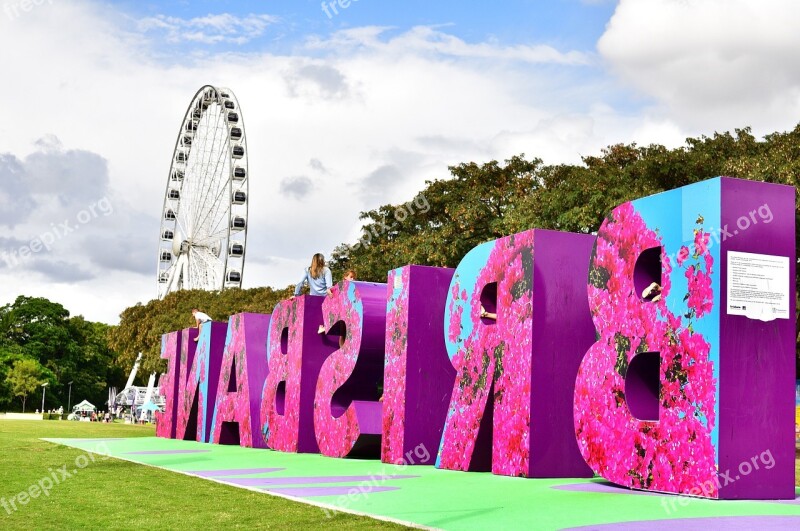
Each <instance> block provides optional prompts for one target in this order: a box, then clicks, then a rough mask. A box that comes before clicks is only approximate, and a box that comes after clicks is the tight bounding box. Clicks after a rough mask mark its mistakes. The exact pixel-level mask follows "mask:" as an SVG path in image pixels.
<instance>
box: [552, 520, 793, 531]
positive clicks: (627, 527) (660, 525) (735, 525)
mask: <svg viewBox="0 0 800 531" xmlns="http://www.w3.org/2000/svg"><path fill="white" fill-rule="evenodd" d="M578 529H592V530H597V531H640V530H642V529H680V530H681V531H708V530H709V529H725V531H731V530H734V531H736V530H742V531H751V530H752V529H763V530H767V529H800V516H716V517H707V518H675V519H668V520H638V521H635V522H620V523H616V524H593V525H589V526H581V527H570V528H567V530H578ZM567 530H565V531H567Z"/></svg>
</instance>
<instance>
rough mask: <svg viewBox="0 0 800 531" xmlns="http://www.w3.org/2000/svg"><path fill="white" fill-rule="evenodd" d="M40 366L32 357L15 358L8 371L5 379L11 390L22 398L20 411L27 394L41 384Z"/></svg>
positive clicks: (23, 407) (23, 410)
mask: <svg viewBox="0 0 800 531" xmlns="http://www.w3.org/2000/svg"><path fill="white" fill-rule="evenodd" d="M42 372H43V371H42V366H41V364H39V362H37V361H36V360H34V359H24V360H17V361H15V362H14V365H13V367H12V368H11V370H10V371H9V373H8V376H7V380H8V383H9V384H10V386H11V392H12V393H13V394H14V396H18V397H19V398H20V399H21V400H22V412H23V413H25V402H26V401H27V399H28V395H29V394H31V393H33V392H34V391H36V388H37V387H39V386H40V385H41V384H42Z"/></svg>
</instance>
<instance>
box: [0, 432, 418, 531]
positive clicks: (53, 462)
mask: <svg viewBox="0 0 800 531" xmlns="http://www.w3.org/2000/svg"><path fill="white" fill-rule="evenodd" d="M154 434H155V432H154V429H153V428H152V427H151V426H131V425H124V424H122V425H121V424H102V423H88V422H68V421H55V420H53V421H17V420H0V501H3V499H5V501H6V504H7V505H8V509H4V508H3V507H2V506H0V529H78V528H80V529H114V528H116V529H133V528H142V527H150V528H156V529H158V528H168V529H177V528H182V529H186V528H189V529H193V528H203V529H208V528H211V529H215V528H231V527H247V528H257V529H273V528H274V529H287V528H305V529H319V528H325V529H405V527H403V526H400V525H395V524H391V523H387V522H381V521H378V520H373V519H370V518H365V517H359V516H353V515H348V514H344V513H336V515H335V516H333V517H331V518H326V516H325V513H323V511H322V510H321V509H319V508H317V507H312V506H309V505H304V504H302V503H296V502H292V501H288V500H285V499H282V498H277V497H274V496H270V495H268V494H259V493H256V492H250V491H247V490H243V489H238V488H235V487H229V486H226V485H220V484H218V483H213V482H210V481H201V480H198V479H196V478H191V477H188V476H184V475H181V474H175V473H172V472H168V471H165V470H159V469H156V468H151V467H147V466H142V465H137V464H134V463H129V462H127V461H120V460H117V459H108V458H107V459H101V458H100V457H99V456H98V457H97V458H96V460H95V461H94V462H91V461H89V462H88V463H89V464H88V465H86V466H85V468H82V469H80V470H79V471H78V473H77V474H75V475H73V476H72V477H69V478H67V479H64V480H63V481H62V482H61V483H59V484H58V485H55V486H53V488H52V490H50V493H49V496H44V495H39V496H38V497H37V498H35V499H29V500H28V503H27V504H25V505H21V504H20V502H19V501H16V507H17V510H13V509H12V507H11V505H10V504H8V500H9V499H11V498H12V497H15V496H17V495H18V494H19V493H20V492H23V491H28V489H30V487H31V486H32V485H37V483H38V482H39V480H42V479H44V478H48V477H51V473H55V474H56V477H58V478H59V479H60V477H61V474H59V472H58V470H59V469H61V468H62V467H64V466H65V465H66V466H67V469H68V470H72V469H74V468H75V465H76V459H79V461H78V463H81V462H82V460H85V459H86V453H85V452H82V451H80V450H76V449H73V448H67V447H64V446H58V445H55V444H51V443H47V442H44V441H40V440H39V438H40V437H54V438H57V437H65V438H67V437H72V438H111V437H151V436H153V435H154ZM79 456H83V457H79ZM35 492H36V491H34V493H35ZM9 513H10V514H9Z"/></svg>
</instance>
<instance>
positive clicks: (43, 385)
mask: <svg viewBox="0 0 800 531" xmlns="http://www.w3.org/2000/svg"><path fill="white" fill-rule="evenodd" d="M47 384H48V382H45V383H43V384H42V413H44V395H45V393H46V392H47Z"/></svg>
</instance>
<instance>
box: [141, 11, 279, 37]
mask: <svg viewBox="0 0 800 531" xmlns="http://www.w3.org/2000/svg"><path fill="white" fill-rule="evenodd" d="M276 22H277V18H276V17H273V16H270V15H252V14H251V15H247V16H246V17H237V16H234V15H231V14H228V13H223V14H219V15H207V16H204V17H196V18H191V19H183V18H178V17H168V16H165V15H158V16H155V17H147V18H143V19H140V20H139V21H138V24H137V26H138V29H139V30H140V31H142V32H145V33H147V32H160V33H163V34H165V36H166V39H167V41H168V42H173V43H177V42H184V41H188V42H195V43H202V44H219V43H233V44H246V43H248V42H250V41H251V40H253V39H256V38H258V37H261V36H262V35H263V34H264V32H265V31H266V30H267V28H268V27H269V26H271V25H273V24H275V23H276Z"/></svg>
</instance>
